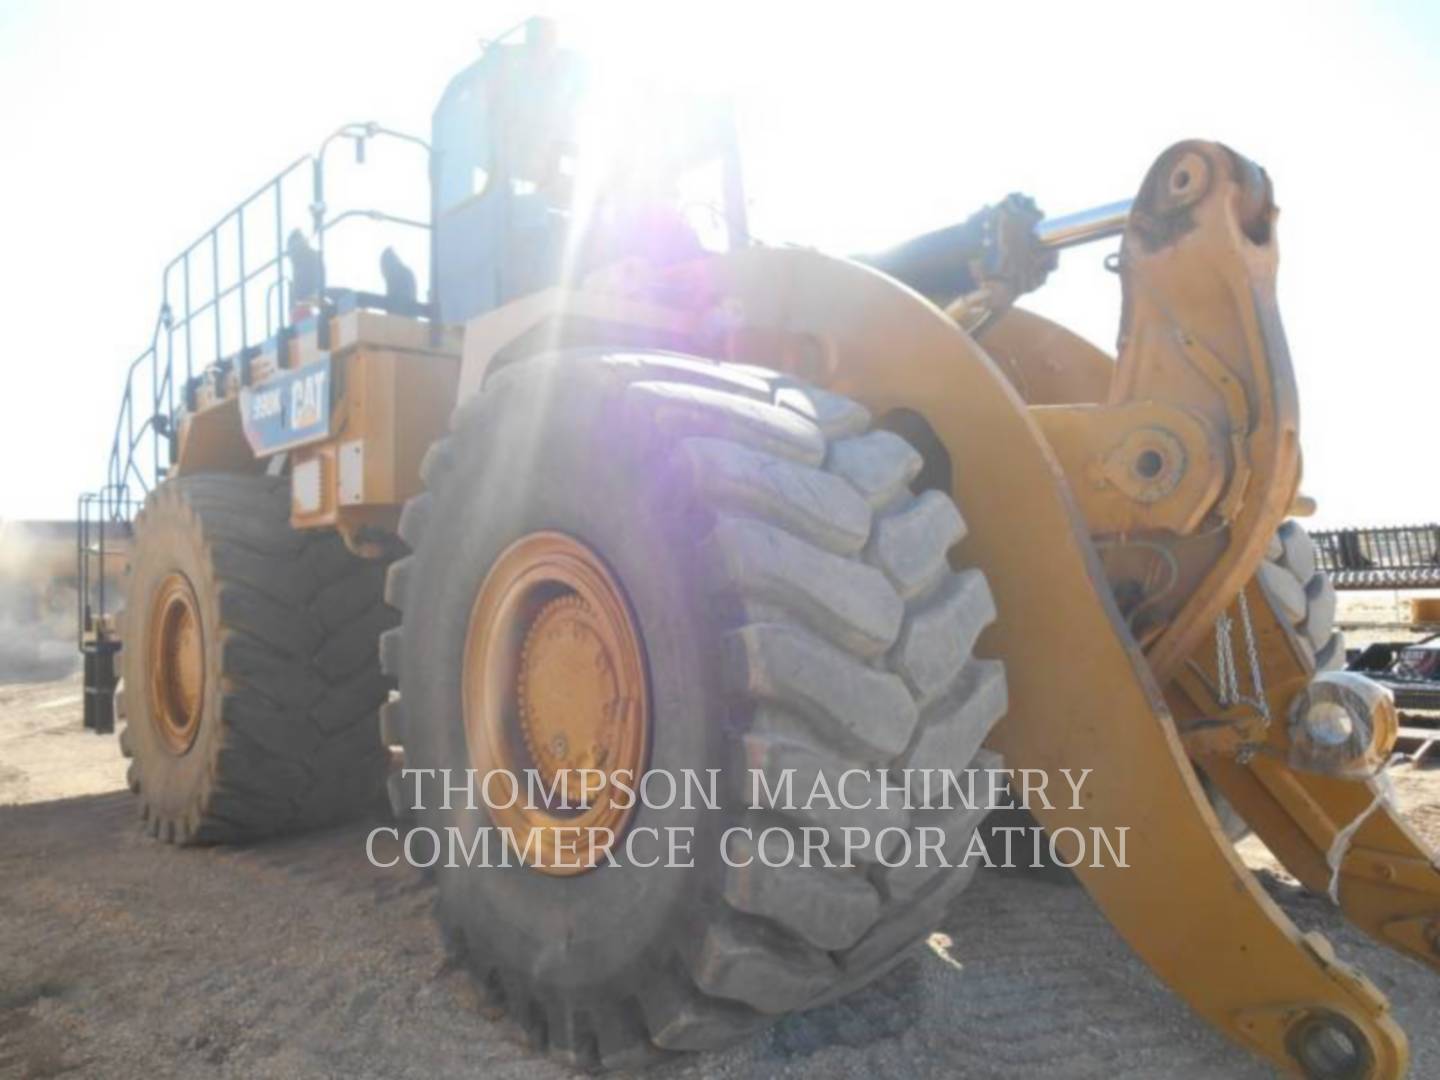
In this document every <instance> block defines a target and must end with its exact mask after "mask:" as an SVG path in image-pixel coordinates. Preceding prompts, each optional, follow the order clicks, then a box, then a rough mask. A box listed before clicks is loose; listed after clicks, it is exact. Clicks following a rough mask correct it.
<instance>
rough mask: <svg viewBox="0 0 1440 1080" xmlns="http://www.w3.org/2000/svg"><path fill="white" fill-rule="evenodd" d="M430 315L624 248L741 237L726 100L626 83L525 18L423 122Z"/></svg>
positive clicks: (647, 249)
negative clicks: (514, 38) (521, 28)
mask: <svg viewBox="0 0 1440 1080" xmlns="http://www.w3.org/2000/svg"><path fill="white" fill-rule="evenodd" d="M431 147H432V157H431V185H432V199H433V207H432V219H433V233H432V243H433V244H434V249H435V250H434V266H435V281H436V288H435V296H434V300H435V302H436V314H437V317H438V318H439V319H440V321H442V322H448V323H456V322H463V321H464V320H466V319H468V318H470V317H472V316H474V315H477V314H480V313H482V312H485V311H489V310H492V309H493V308H497V307H499V306H501V305H503V304H505V303H507V302H509V301H511V300H514V299H517V298H518V297H521V296H525V295H528V294H530V293H534V292H537V291H539V290H541V289H544V288H548V287H550V286H554V285H559V284H562V283H565V282H568V281H578V280H580V279H582V278H583V277H584V276H585V275H586V274H587V273H589V272H590V271H592V270H594V269H597V268H598V267H600V266H604V265H608V264H613V263H616V262H620V261H623V260H625V259H630V258H639V259H644V260H645V261H647V262H649V263H651V264H652V265H660V266H664V265H670V264H673V263H678V262H685V261H689V260H690V259H693V258H696V257H698V256H699V255H701V254H702V253H704V252H706V251H723V250H726V249H727V248H730V247H735V246H738V245H739V244H740V243H741V242H743V238H744V236H745V224H744V213H745V208H744V199H743V195H742V192H741V187H740V170H739V157H738V151H737V149H736V139H735V131H734V123H733V117H732V114H731V111H730V109H729V107H728V105H727V104H725V103H723V102H720V101H715V100H709V99H704V98H700V97H692V96H686V95H676V94H675V93H673V92H669V91H666V92H664V93H644V92H643V91H640V90H631V91H629V92H628V93H625V92H622V91H620V90H618V89H616V88H615V87H613V86H610V85H609V84H607V82H606V81H605V80H604V79H603V78H601V77H600V76H599V75H598V73H596V72H594V71H592V70H591V69H589V68H588V66H587V65H586V64H585V63H584V62H583V61H582V60H581V58H580V57H579V56H578V55H577V54H575V53H573V52H571V51H569V50H566V49H561V48H559V47H558V45H557V43H556V37H555V30H554V26H553V24H551V23H550V22H549V21H547V20H543V19H532V20H530V21H529V22H528V23H526V24H525V35H524V40H523V41H520V42H515V43H508V44H507V43H505V42H503V41H501V42H496V43H494V44H492V45H490V46H489V47H488V48H487V49H486V50H485V52H484V53H483V54H482V55H481V56H480V58H479V59H478V60H476V61H475V63H473V64H471V65H470V66H469V67H468V68H466V69H465V70H464V71H462V72H460V73H459V74H458V75H456V76H455V78H454V79H452V80H451V81H450V84H449V86H447V87H446V89H445V92H444V94H443V95H442V96H441V99H440V103H439V105H438V106H437V107H436V109H435V114H434V119H433V123H432V131H431Z"/></svg>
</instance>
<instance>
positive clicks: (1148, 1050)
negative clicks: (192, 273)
mask: <svg viewBox="0 0 1440 1080" xmlns="http://www.w3.org/2000/svg"><path fill="white" fill-rule="evenodd" d="M79 708H80V687H79V682H78V680H77V679H76V678H74V677H71V678H69V679H66V680H62V681H58V682H51V683H39V684H27V685H9V686H0V1077H26V1078H31V1077H33V1078H42V1077H55V1076H67V1077H68V1076H75V1077H103V1078H105V1080H112V1078H129V1077H134V1078H141V1077H144V1078H152V1077H155V1078H158V1077H172V1076H173V1077H191V1076H200V1077H211V1076H213V1077H246V1078H249V1077H310V1076H336V1077H339V1076H344V1077H417V1078H418V1077H451V1076H456V1077H458V1076H486V1077H501V1078H503V1077H560V1076H566V1075H572V1074H569V1073H568V1072H567V1070H565V1069H563V1068H561V1067H559V1066H557V1065H555V1064H553V1063H551V1062H549V1061H547V1060H545V1059H543V1058H541V1057H538V1056H536V1055H534V1054H532V1053H531V1052H529V1051H528V1050H527V1049H526V1048H525V1047H524V1046H523V1044H521V1043H520V1042H519V1040H518V1036H517V1034H516V1033H515V1032H514V1031H513V1030H511V1029H510V1027H509V1026H508V1024H507V1023H506V1022H504V1021H501V1020H496V1019H494V1018H489V1017H487V1016H485V1015H483V1014H482V1013H481V1012H480V1011H479V1010H478V1007H477V1005H476V1003H475V1000H474V998H473V997H472V995H471V993H470V991H469V988H468V985H467V982H466V979H465V977H464V976H463V975H461V974H459V973H456V972H453V971H450V970H447V968H446V966H445V963H444V959H443V955H442V952H441V949H440V946H439V943H438V941H437V938H436V935H435V933H434V931H433V930H432V926H431V918H430V902H431V900H430V889H429V887H428V886H427V885H426V884H425V883H424V882H423V881H422V880H421V878H420V876H419V874H418V873H416V872H414V871H407V870H401V869H396V870H379V869H376V868H374V867H372V866H371V865H370V864H369V863H367V861H366V859H365V856H364V846H363V844H364V836H365V833H366V831H367V829H368V828H369V827H370V826H369V824H367V823H359V824H356V825H354V826H350V827H346V828H343V829H338V830H334V831H330V832H325V833H317V834H312V835H309V836H304V837H298V838H294V839H289V840H284V841H278V842H272V843H266V844H260V845H255V846H251V847H243V848H219V849H193V850H183V851H181V850H174V849H171V848H166V847H163V846H161V845H157V844H155V843H153V842H151V841H150V840H148V839H147V838H145V837H144V836H143V835H142V834H141V832H140V830H139V828H138V824H137V821H136V818H135V811H134V807H133V805H132V803H131V797H130V795H129V793H128V792H126V791H124V790H123V787H124V783H123V776H124V769H123V766H122V763H121V758H120V755H119V753H118V751H117V749H116V747H115V745H114V738H113V737H102V736H96V735H93V734H90V733H88V732H85V731H83V730H82V729H81V728H80V721H79ZM1396 781H1397V788H1398V793H1399V797H1400V800H1401V802H1402V805H1403V806H1404V808H1405V810H1406V812H1407V813H1408V815H1409V816H1410V817H1411V819H1412V820H1413V821H1414V822H1415V823H1416V824H1417V825H1418V826H1419V827H1420V828H1421V830H1422V831H1423V832H1425V833H1426V834H1428V836H1429V839H1430V840H1431V841H1432V843H1440V770H1430V771H1428V772H1416V771H1414V770H1411V769H1409V768H1408V767H1407V768H1402V769H1400V770H1399V771H1398V774H1397V776H1396ZM7 804H8V805H7ZM1244 851H1245V854H1246V857H1247V859H1248V860H1249V861H1250V862H1251V864H1252V865H1253V866H1255V867H1256V869H1257V872H1258V873H1259V874H1260V878H1261V880H1262V881H1263V882H1264V884H1265V886H1266V887H1267V888H1268V889H1269V891H1270V892H1271V893H1272V895H1274V896H1275V898H1276V899H1277V900H1278V901H1279V902H1280V904H1281V905H1282V906H1283V907H1284V908H1285V909H1286V910H1287V911H1288V912H1289V913H1290V915H1291V917H1292V918H1293V919H1295V921H1296V922H1297V923H1299V924H1300V925H1301V926H1302V927H1303V928H1305V929H1316V930H1319V931H1321V932H1322V933H1324V934H1325V935H1326V936H1327V937H1328V938H1329V939H1330V940H1331V941H1332V942H1333V943H1335V945H1336V947H1337V949H1338V950H1339V951H1340V953H1341V955H1342V956H1343V957H1344V958H1346V959H1348V960H1350V961H1352V962H1354V963H1356V964H1358V965H1359V966H1360V967H1361V968H1362V969H1363V970H1364V971H1365V972H1366V973H1367V974H1368V975H1369V976H1370V977H1371V978H1372V979H1373V980H1375V982H1376V983H1377V984H1378V985H1379V986H1380V988H1381V989H1382V990H1383V991H1384V992H1385V993H1386V994H1388V995H1389V997H1390V999H1391V1001H1392V1002H1393V1004H1394V1008H1395V1013H1396V1016H1397V1019H1398V1020H1399V1021H1400V1023H1401V1024H1402V1025H1403V1026H1404V1027H1405V1028H1406V1029H1407V1031H1408V1032H1409V1034H1410V1039H1411V1044H1412V1051H1413V1058H1414V1068H1413V1073H1414V1075H1416V1076H1436V1075H1440V1026H1437V1024H1436V1018H1437V1016H1440V976H1437V975H1434V974H1432V973H1430V972H1428V971H1426V970H1424V969H1422V968H1421V967H1420V965H1418V964H1417V963H1415V962H1413V961H1410V960H1407V959H1404V958H1401V957H1399V956H1397V955H1395V954H1393V953H1391V952H1389V951H1388V950H1385V949H1383V948H1380V947H1379V946H1376V945H1373V944H1371V943H1370V942H1369V941H1368V940H1367V939H1365V938H1362V937H1361V936H1360V935H1359V934H1358V933H1356V932H1354V931H1352V930H1351V929H1350V928H1349V927H1348V926H1347V925H1346V924H1345V923H1344V922H1342V921H1341V920H1340V919H1339V918H1338V917H1337V916H1336V914H1335V912H1334V910H1333V909H1332V908H1331V907H1330V906H1329V902H1328V901H1327V900H1325V899H1324V898H1321V897H1317V896H1314V895H1312V894H1309V893H1306V892H1304V891H1303V890H1301V889H1299V888H1298V887H1297V886H1296V885H1295V884H1294V883H1293V881H1291V880H1290V879H1288V878H1286V877H1285V876H1284V875H1283V873H1280V872H1278V871H1277V869H1276V868H1275V867H1274V865H1273V863H1271V862H1270V860H1269V858H1268V855H1267V853H1266V852H1265V851H1264V849H1263V848H1262V847H1260V846H1259V845H1258V843H1256V842H1253V841H1248V842H1247V843H1246V845H1245V847H1244ZM1164 904H1165V900H1164V898H1163V897H1157V898H1156V910H1157V914H1159V915H1161V916H1162V917H1163V909H1164ZM876 1075H880V1076H886V1075H889V1076H935V1077H940V1076H965V1077H1002V1076H1007V1077H1008V1076H1017V1075H1023V1076H1034V1077H1046V1078H1055V1080H1059V1078H1070V1077H1077V1078H1078V1077H1096V1078H1101V1077H1103V1078H1106V1080H1112V1078H1116V1077H1153V1076H1158V1075H1168V1076H1178V1077H1186V1078H1198V1077H1251V1076H1257V1077H1259V1076H1267V1075H1270V1072H1269V1070H1268V1068H1267V1067H1266V1066H1264V1065H1263V1064H1261V1063H1260V1062H1258V1061H1257V1060H1256V1059H1254V1058H1252V1057H1250V1056H1249V1055H1247V1054H1246V1053H1244V1052H1243V1051H1241V1050H1238V1049H1236V1048H1234V1047H1233V1046H1231V1045H1230V1044H1229V1043H1228V1042H1226V1041H1225V1040H1224V1039H1223V1038H1222V1037H1220V1036H1219V1035H1217V1034H1215V1033H1214V1032H1213V1031H1211V1030H1210V1029H1209V1028H1208V1027H1207V1026H1206V1025H1205V1024H1203V1023H1201V1022H1200V1021H1199V1020H1197V1019H1196V1018H1195V1017H1194V1016H1192V1015H1191V1014H1190V1012H1189V1011H1188V1010H1187V1008H1186V1007H1185V1006H1184V1005H1183V1004H1182V1003H1181V1002H1180V1001H1179V1000H1177V999H1176V998H1175V997H1174V996H1173V995H1172V994H1171V993H1170V992H1169V991H1168V990H1166V989H1165V988H1164V987H1163V986H1162V985H1161V984H1160V983H1159V982H1158V981H1157V980H1156V979H1155V978H1154V977H1153V976H1151V975H1150V974H1149V973H1148V971H1147V970H1146V969H1145V968H1144V967H1143V966H1142V965H1141V964H1140V963H1139V962H1138V961H1137V960H1136V959H1135V958H1134V957H1133V956H1132V955H1131V953H1130V952H1129V950H1128V949H1127V947H1126V946H1125V945H1124V943H1123V942H1122V941H1121V940H1120V938H1119V937H1118V936H1117V935H1116V934H1115V932H1114V931H1113V930H1111V929H1110V927H1109V925H1108V924H1107V923H1106V922H1105V920H1104V919H1103V918H1102V917H1101V916H1100V915H1099V913H1098V912H1097V911H1096V909H1095V908H1094V906H1093V905H1092V904H1091V902H1090V901H1089V899H1088V898H1087V896H1086V895H1085V893H1084V892H1083V891H1081V890H1080V889H1078V888H1073V887H1068V886H1064V885H1056V884H1052V883H1049V882H1045V881H1040V880H1035V879H1033V878H1029V877H1027V876H1025V875H1021V874H1015V873H1002V872H982V873H981V874H980V875H979V876H978V877H977V879H976V881H975V883H974V885H973V886H972V887H971V889H969V890H968V891H967V892H966V893H965V894H964V895H963V896H961V898H960V900H959V902H958V903H957V905H956V906H955V908H954V909H953V911H952V912H951V913H950V914H949V916H948V917H947V918H946V919H945V921H944V923H943V924H942V926H941V927H940V928H939V930H938V932H937V933H936V934H935V935H934V936H932V938H931V940H930V942H929V945H928V947H926V946H919V947H916V948H915V949H914V951H913V953H912V955H911V956H910V957H909V958H908V959H907V960H906V961H905V962H904V963H902V964H901V965H900V966H899V967H898V968H896V969H895V970H894V971H892V972H891V973H890V974H889V975H888V976H886V977H885V978H884V979H883V980H882V981H881V982H879V983H878V984H876V985H873V986H871V987H870V988H868V989H866V990H865V991H863V992H861V993H859V994H857V995H855V996H853V997H851V998H848V999H846V1000H844V1001H842V1002H840V1003H838V1004H835V1005H832V1006H829V1007H827V1008H822V1009H819V1010H815V1011H813V1012H809V1013H806V1014H802V1015H799V1016H794V1017H791V1018H789V1019H787V1020H785V1021H783V1022H782V1023H780V1024H779V1025H778V1026H776V1027H775V1028H773V1029H772V1030H771V1031H769V1032H767V1033H765V1034H762V1035H760V1036H758V1037H756V1038H754V1039H752V1040H750V1041H749V1042H747V1043H744V1044H742V1045H740V1046H737V1047H735V1048H733V1049H730V1050H728V1051H725V1052H723V1053H711V1054H704V1055H698V1056H689V1057H682V1058H677V1059H676V1061H675V1063H674V1064H669V1065H662V1066H660V1067H657V1068H656V1069H653V1070H651V1071H650V1072H648V1073H647V1074H646V1076H647V1080H671V1078H682V1077H683V1078H690V1077H812V1076H813V1077H827V1078H829V1077H856V1078H860V1077H870V1076H876Z"/></svg>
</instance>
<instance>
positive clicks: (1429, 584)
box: [1310, 524, 1440, 589]
mask: <svg viewBox="0 0 1440 1080" xmlns="http://www.w3.org/2000/svg"><path fill="white" fill-rule="evenodd" d="M1310 535H1311V537H1312V538H1313V539H1314V541H1315V546H1316V548H1317V549H1318V551H1319V553H1320V565H1321V566H1322V567H1323V568H1324V569H1325V570H1326V571H1327V572H1328V573H1329V574H1330V577H1331V579H1332V580H1333V581H1334V582H1335V587H1336V588H1338V589H1427V588H1440V525H1436V524H1432V525H1397V526H1389V527H1383V528H1363V529H1360V528H1357V529H1320V530H1316V531H1314V532H1312V533H1311V534H1310Z"/></svg>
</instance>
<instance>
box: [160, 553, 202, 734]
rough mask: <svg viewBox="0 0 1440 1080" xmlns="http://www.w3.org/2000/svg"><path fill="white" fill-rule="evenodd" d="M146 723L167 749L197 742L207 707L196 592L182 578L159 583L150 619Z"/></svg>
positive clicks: (172, 576)
mask: <svg viewBox="0 0 1440 1080" xmlns="http://www.w3.org/2000/svg"><path fill="white" fill-rule="evenodd" d="M149 647H150V671H151V693H150V702H151V709H150V718H151V721H152V723H153V724H154V726H155V730H156V732H157V733H158V734H159V735H160V739H161V741H162V742H163V743H164V745H165V747H166V749H168V750H169V751H170V752H171V753H173V754H183V753H185V752H186V751H188V750H189V749H190V747H191V746H192V745H193V744H194V742H195V735H196V733H197V732H198V731H199V730H200V715H201V712H202V711H203V709H204V703H205V638H204V632H203V629H202V624H201V621H200V605H199V603H198V602H197V601H196V599H195V589H194V587H193V586H191V584H190V580H189V579H188V578H187V577H185V575H184V574H180V573H174V574H170V575H169V576H168V577H166V578H165V580H164V581H162V582H161V583H160V588H159V590H158V591H157V592H156V596H155V604H154V606H153V607H152V609H151V616H150V632H149Z"/></svg>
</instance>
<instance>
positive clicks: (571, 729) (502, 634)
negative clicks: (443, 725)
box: [462, 532, 649, 875]
mask: <svg viewBox="0 0 1440 1080" xmlns="http://www.w3.org/2000/svg"><path fill="white" fill-rule="evenodd" d="M462 678H463V691H464V711H465V734H466V741H467V745H468V747H469V752H470V758H471V765H472V767H473V768H474V769H475V770H476V772H477V774H478V775H479V776H480V777H481V779H482V781H483V780H484V778H485V777H486V776H487V775H488V774H491V773H494V772H496V771H499V770H503V771H505V772H507V773H509V774H510V775H511V776H512V777H514V779H515V781H516V784H517V787H518V792H519V798H518V799H517V800H515V802H514V804H513V805H510V806H500V805H497V804H498V803H501V802H506V801H508V795H509V790H510V788H509V784H508V783H507V782H502V781H498V780H496V781H495V782H493V783H489V786H487V787H486V789H485V790H486V793H487V795H488V796H489V798H487V805H488V807H489V809H490V813H491V816H492V818H493V820H494V822H495V824H496V825H498V826H500V827H502V828H505V827H508V828H509V829H510V830H511V835H512V836H513V838H514V840H515V843H516V846H517V847H518V848H519V850H520V854H521V856H522V858H524V859H525V860H526V861H527V862H528V863H529V864H530V865H531V866H532V867H533V868H534V869H537V870H542V871H544V872H545V873H551V874H559V875H566V874H575V873H580V872H583V871H585V870H588V869H591V868H592V867H594V866H595V865H596V863H598V862H599V861H600V859H601V858H602V857H603V855H604V854H605V852H606V851H607V850H608V849H609V847H610V845H611V843H613V842H614V841H615V840H618V839H619V837H620V836H621V835H622V834H623V831H624V828H625V826H626V825H627V824H628V822H629V819H630V817H631V813H632V811H633V803H634V801H635V799H634V797H633V795H632V794H631V793H630V791H623V790H621V789H617V787H616V784H615V782H614V781H615V779H616V776H615V774H616V773H617V772H619V773H621V775H620V776H619V777H618V779H619V780H620V781H621V782H622V783H625V784H626V786H627V787H631V788H632V790H633V784H634V783H635V782H637V781H638V779H639V776H640V774H641V772H642V771H643V768H644V765H645V760H646V757H647V755H648V744H649V698H648V692H647V689H646V679H645V657H644V650H643V646H642V643H641V638H640V635H639V632H638V630H637V629H636V626H635V622H634V619H633V617H632V615H631V613H630V608H629V605H628V604H627V603H626V600H625V597H624V594H623V592H622V591H621V589H620V585H619V583H618V582H617V581H616V580H615V578H614V576H613V575H612V574H611V573H610V571H609V569H608V567H606V565H605V564H604V562H603V561H602V560H601V559H600V557H599V556H598V555H597V554H596V553H595V552H594V551H592V550H591V549H590V548H588V547H586V546H585V545H584V544H582V543H580V542H579V541H578V540H576V539H574V538H573V537H570V536H566V535H564V534H561V533H555V532H538V533H531V534H530V535H529V536H526V537H523V538H521V539H520V540H518V541H516V542H515V543H514V544H512V545H511V546H510V547H509V548H507V549H506V550H505V552H504V553H503V554H502V555H501V556H500V558H499V559H497V560H496V562H495V565H494V566H493V567H492V568H491V570H490V573H489V574H488V575H487V576H486V578H485V582H484V584H483V585H482V586H481V588H480V591H479V593H478V595H477V596H476V598H475V603H474V605H473V607H472V609H471V615H470V625H469V629H468V631H467V634H466V642H465V659H464V669H463V674H462ZM531 777H533V778H534V779H535V780H537V781H538V784H530V783H528V782H527V781H528V780H529V778H531ZM627 777H628V779H627ZM492 779H493V778H492ZM487 783H488V782H487Z"/></svg>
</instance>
